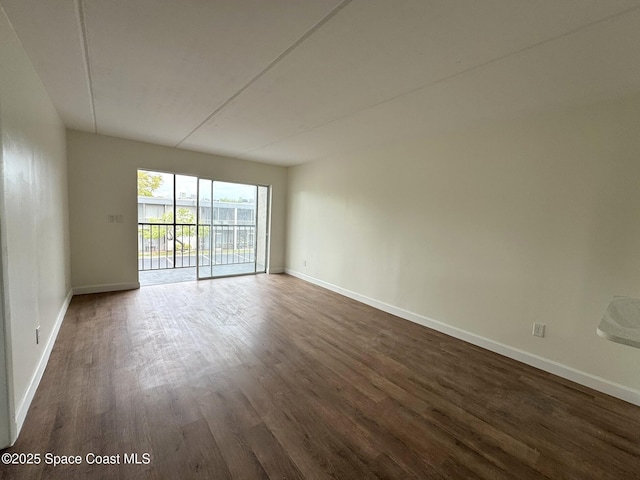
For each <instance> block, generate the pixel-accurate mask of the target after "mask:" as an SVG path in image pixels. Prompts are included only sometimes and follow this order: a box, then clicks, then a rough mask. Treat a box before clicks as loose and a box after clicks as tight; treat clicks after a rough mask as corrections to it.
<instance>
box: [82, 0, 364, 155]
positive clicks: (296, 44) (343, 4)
mask: <svg viewBox="0 0 640 480" xmlns="http://www.w3.org/2000/svg"><path fill="white" fill-rule="evenodd" d="M80 1H81V0H80ZM352 1H353V0H343V1H342V2H341V3H340V4H339V5H338V6H337V7H335V8H334V9H333V10H331V11H330V12H329V13H328V14H327V15H325V16H324V17H323V18H322V19H320V21H319V22H318V23H316V24H315V25H314V26H313V27H311V28H310V29H309V30H308V31H307V32H305V34H304V35H302V36H301V37H300V38H298V40H296V41H295V42H294V43H292V44H291V45H289V47H288V48H287V49H286V50H284V51H283V52H282V53H281V54H280V55H278V56H277V57H276V59H275V60H273V61H272V62H271V63H269V65H267V66H266V67H265V68H264V69H263V70H262V71H260V72H259V73H258V74H256V75H255V76H254V77H253V78H252V79H251V80H249V81H248V82H247V83H246V84H245V85H243V86H242V87H241V88H240V90H238V91H237V92H236V93H234V94H233V95H231V96H230V97H229V98H227V100H225V101H224V102H223V103H222V105H220V106H219V107H217V108H216V109H215V110H214V111H213V112H211V113H210V114H209V115H208V116H207V118H205V119H204V120H203V121H202V122H200V123H199V124H198V125H197V126H196V127H195V128H194V129H193V130H191V131H190V132H189V133H188V134H187V135H186V136H185V137H184V138H183V139H182V140H180V141H179V142H178V143H176V144H175V146H174V148H177V147H179V146H180V145H181V144H182V143H184V141H185V140H187V139H188V138H189V137H190V136H191V135H193V134H194V133H195V132H197V131H198V130H199V129H200V128H201V127H202V126H204V125H205V124H206V123H207V122H208V121H209V120H211V119H212V118H213V117H215V116H216V115H217V114H218V113H220V112H221V111H222V110H224V109H225V108H226V107H227V106H228V105H229V104H230V103H231V102H233V101H234V100H235V99H236V98H238V97H239V96H240V95H241V94H242V93H244V92H245V91H246V90H247V89H248V88H249V87H250V86H251V85H253V84H254V83H255V82H257V81H258V80H259V79H260V78H261V77H262V76H264V75H265V74H266V73H267V72H268V71H269V70H271V69H272V68H273V67H275V66H276V65H277V64H278V63H280V62H281V61H282V60H283V59H284V58H285V57H286V56H287V55H289V54H290V53H291V52H292V51H293V50H295V49H296V48H297V47H299V46H300V45H301V44H302V43H303V42H304V41H305V40H307V39H308V38H309V37H310V36H311V35H313V34H314V33H315V32H316V31H317V30H319V29H320V28H321V27H322V26H323V25H324V24H326V23H327V22H328V21H329V20H331V19H332V18H333V17H334V16H336V15H337V14H338V12H340V10H342V9H343V8H345V7H346V6H347V5H348V4H350V3H351V2H352Z"/></svg>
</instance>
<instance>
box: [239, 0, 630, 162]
mask: <svg viewBox="0 0 640 480" xmlns="http://www.w3.org/2000/svg"><path fill="white" fill-rule="evenodd" d="M637 10H640V7H631V8H628V9H627V10H623V11H622V12H618V13H614V14H612V15H609V16H607V17H604V18H601V19H599V20H595V21H593V22H591V23H587V24H586V25H582V26H580V27H576V28H574V29H573V30H570V31H568V32H564V33H561V34H559V35H556V36H553V37H551V38H548V39H546V40H541V41H539V42H537V43H534V44H532V45H529V46H527V47H523V48H521V49H519V50H514V51H513V52H507V53H505V54H503V55H501V56H499V57H496V58H492V59H490V60H487V61H485V62H483V63H479V64H478V65H474V66H472V67H469V68H467V69H465V70H462V71H460V72H457V73H453V74H451V75H448V76H446V77H443V78H440V79H438V80H434V81H433V82H429V83H425V84H424V85H421V86H419V87H416V88H412V89H411V90H408V91H406V92H403V93H400V94H398V95H395V96H393V97H389V98H387V99H384V100H382V101H380V102H377V103H374V104H373V105H369V106H367V107H364V108H362V109H360V110H357V111H355V112H351V113H348V114H346V115H341V116H340V117H337V118H333V119H331V120H329V121H326V122H323V123H319V124H317V125H314V126H313V127H311V128H308V129H307V130H303V131H301V132H298V133H293V134H291V135H288V136H286V137H284V138H280V139H278V140H275V141H273V142H269V143H267V144H265V145H261V146H259V147H255V148H251V149H249V150H246V151H245V152H242V153H239V154H237V155H235V156H234V157H232V158H237V159H239V160H248V159H247V158H246V157H245V156H246V155H249V154H251V153H253V152H256V151H258V150H260V149H262V148H265V147H270V146H271V145H275V144H276V143H279V142H281V141H284V140H288V139H290V138H294V137H296V136H298V135H300V134H302V133H306V132H311V131H313V130H315V129H317V128H322V127H324V126H326V125H330V124H332V123H335V122H337V121H339V120H343V119H345V118H347V117H350V116H351V115H355V114H358V113H361V112H365V111H367V110H370V109H372V108H376V107H378V106H380V105H384V104H385V103H388V102H392V101H394V100H397V99H398V98H402V97H404V96H407V95H411V94H412V93H416V92H419V91H420V90H423V89H425V88H429V87H433V86H435V85H438V84H440V83H442V82H446V81H449V80H451V79H453V78H456V77H459V76H463V75H465V74H467V73H470V72H473V71H474V70H478V69H481V68H483V67H486V66H488V65H491V64H492V63H495V62H499V61H501V60H504V59H505V58H509V57H513V56H516V55H520V54H521V53H524V52H526V51H528V50H532V49H534V48H537V47H539V46H542V45H545V44H547V43H551V42H554V41H556V40H560V39H562V38H564V37H568V36H571V35H574V34H576V33H579V32H580V31H582V30H585V29H587V28H590V27H593V26H595V25H598V24H600V23H604V22H607V21H610V20H613V19H615V18H617V17H622V16H624V15H627V14H629V13H632V12H635V11H637Z"/></svg>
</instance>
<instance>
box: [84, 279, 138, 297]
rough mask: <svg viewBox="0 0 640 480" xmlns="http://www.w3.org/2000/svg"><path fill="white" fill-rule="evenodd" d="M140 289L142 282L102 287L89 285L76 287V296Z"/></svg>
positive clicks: (108, 284) (110, 284) (106, 284)
mask: <svg viewBox="0 0 640 480" xmlns="http://www.w3.org/2000/svg"><path fill="white" fill-rule="evenodd" d="M137 288H140V282H128V283H104V284H102V285H87V286H84V287H74V289H73V294H74V295H85V294H87V293H104V292H119V291H121V290H135V289H137Z"/></svg>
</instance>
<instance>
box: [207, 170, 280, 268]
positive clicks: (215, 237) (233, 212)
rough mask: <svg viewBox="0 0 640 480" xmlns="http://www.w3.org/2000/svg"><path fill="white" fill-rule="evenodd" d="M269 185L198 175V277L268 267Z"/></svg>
mask: <svg viewBox="0 0 640 480" xmlns="http://www.w3.org/2000/svg"><path fill="white" fill-rule="evenodd" d="M268 208H269V187H265V186H260V185H246V184H240V183H228V182H219V181H215V180H209V179H203V178H200V179H198V279H204V278H213V277H222V276H229V275H243V274H249V273H261V272H266V270H267V258H268V255H267V247H268V239H269V232H268V218H269V210H268Z"/></svg>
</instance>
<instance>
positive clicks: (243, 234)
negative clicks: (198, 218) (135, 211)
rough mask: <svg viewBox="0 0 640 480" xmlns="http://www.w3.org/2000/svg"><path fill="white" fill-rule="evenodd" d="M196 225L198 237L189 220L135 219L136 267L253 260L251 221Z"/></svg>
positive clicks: (173, 266)
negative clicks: (180, 222)
mask: <svg viewBox="0 0 640 480" xmlns="http://www.w3.org/2000/svg"><path fill="white" fill-rule="evenodd" d="M197 228H198V237H196V225H192V224H175V225H174V224H162V223H138V269H139V270H141V271H142V270H163V269H170V268H186V267H195V266H196V265H198V262H199V265H200V266H211V265H232V264H241V263H254V262H255V259H256V256H255V234H256V227H255V225H223V224H214V225H199V226H198V227H197ZM198 238H199V241H200V250H199V252H197V249H196V246H197V242H198ZM198 253H199V255H198ZM198 257H199V258H198Z"/></svg>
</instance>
